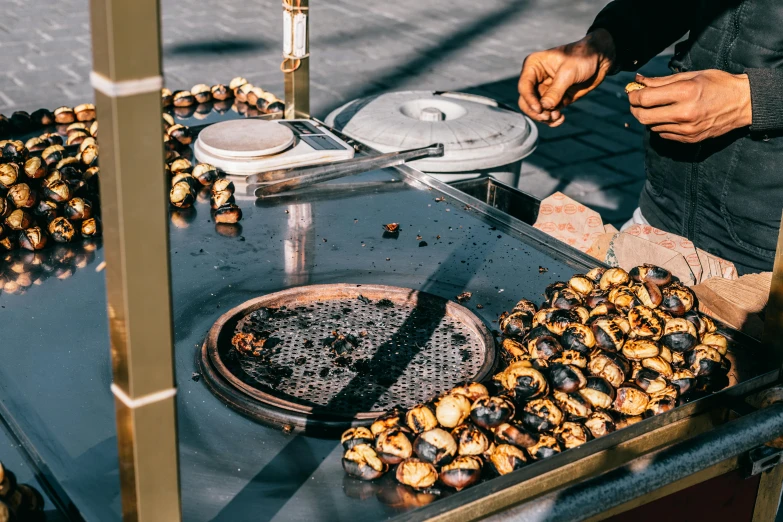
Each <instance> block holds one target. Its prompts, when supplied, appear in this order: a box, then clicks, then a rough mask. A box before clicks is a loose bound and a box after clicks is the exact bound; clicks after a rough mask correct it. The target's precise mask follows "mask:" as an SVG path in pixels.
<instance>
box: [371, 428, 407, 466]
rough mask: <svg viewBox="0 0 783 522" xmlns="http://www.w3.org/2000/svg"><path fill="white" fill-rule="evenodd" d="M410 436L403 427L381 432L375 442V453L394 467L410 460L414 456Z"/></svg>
mask: <svg viewBox="0 0 783 522" xmlns="http://www.w3.org/2000/svg"><path fill="white" fill-rule="evenodd" d="M409 434H410V432H409V431H408V430H407V429H406V428H404V427H402V426H395V427H393V428H389V429H387V430H384V431H382V432H380V433H379V434H378V439H377V440H376V441H375V451H376V453H378V456H379V457H380V459H381V460H382V461H384V462H385V463H387V464H389V465H392V466H393V465H395V464H399V463H400V462H402V461H403V460H405V459H407V458H410V457H411V455H413V445H412V444H411V441H410V438H409Z"/></svg>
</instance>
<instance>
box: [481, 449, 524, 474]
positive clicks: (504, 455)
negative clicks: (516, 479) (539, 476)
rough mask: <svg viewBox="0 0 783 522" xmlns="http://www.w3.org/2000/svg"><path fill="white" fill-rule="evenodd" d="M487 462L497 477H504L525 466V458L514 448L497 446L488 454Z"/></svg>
mask: <svg viewBox="0 0 783 522" xmlns="http://www.w3.org/2000/svg"><path fill="white" fill-rule="evenodd" d="M489 462H490V464H492V467H493V468H494V470H495V471H496V472H497V474H498V475H506V474H508V473H511V472H512V471H516V470H518V469H520V468H521V467H522V466H524V465H525V464H527V457H526V456H525V453H524V452H523V451H522V450H521V449H519V448H517V447H516V446H512V445H511V444H498V445H497V446H495V448H494V449H493V450H492V453H490V455H489Z"/></svg>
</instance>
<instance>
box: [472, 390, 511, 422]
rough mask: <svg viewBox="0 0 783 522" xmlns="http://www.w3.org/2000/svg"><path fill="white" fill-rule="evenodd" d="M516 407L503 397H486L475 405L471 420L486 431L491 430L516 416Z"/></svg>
mask: <svg viewBox="0 0 783 522" xmlns="http://www.w3.org/2000/svg"><path fill="white" fill-rule="evenodd" d="M514 413H515V409H514V405H513V404H512V403H511V402H510V401H508V400H506V399H504V398H503V397H484V398H482V399H479V400H477V401H476V402H474V403H473V406H472V407H471V409H470V419H471V420H472V421H473V422H474V423H475V424H476V425H478V426H480V427H482V428H484V429H491V428H494V427H495V426H499V425H501V424H503V423H504V422H506V421H507V420H508V419H510V418H512V417H513V416H514Z"/></svg>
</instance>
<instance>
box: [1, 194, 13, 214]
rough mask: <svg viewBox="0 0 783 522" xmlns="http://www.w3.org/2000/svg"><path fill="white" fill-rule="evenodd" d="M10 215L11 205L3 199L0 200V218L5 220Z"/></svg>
mask: <svg viewBox="0 0 783 522" xmlns="http://www.w3.org/2000/svg"><path fill="white" fill-rule="evenodd" d="M10 213H11V205H9V204H8V202H7V201H6V200H5V199H3V198H0V218H5V217H6V216H7V215H8V214H10Z"/></svg>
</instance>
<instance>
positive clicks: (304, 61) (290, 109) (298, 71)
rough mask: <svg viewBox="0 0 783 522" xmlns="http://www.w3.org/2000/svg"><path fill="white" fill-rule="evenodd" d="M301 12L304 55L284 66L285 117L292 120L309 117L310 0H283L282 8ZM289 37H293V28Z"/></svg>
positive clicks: (287, 61) (285, 62)
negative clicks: (303, 17) (303, 29)
mask: <svg viewBox="0 0 783 522" xmlns="http://www.w3.org/2000/svg"><path fill="white" fill-rule="evenodd" d="M286 6H289V10H290V11H291V12H293V13H294V14H296V13H302V14H304V15H305V16H306V18H305V31H304V40H305V41H304V45H305V53H306V55H305V57H303V58H299V59H298V60H295V61H294V60H288V59H287V60H286V61H284V62H283V64H284V66H285V69H284V71H285V119H287V120H294V119H300V118H309V117H310V57H309V53H310V10H309V7H310V0H284V6H283V9H286ZM291 37H292V38H295V36H294V32H293V28H292V31H291ZM286 64H288V65H286Z"/></svg>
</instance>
